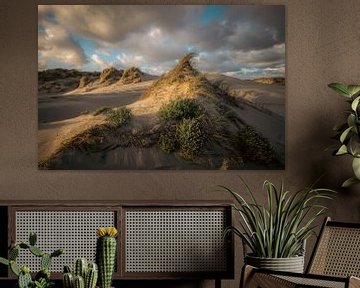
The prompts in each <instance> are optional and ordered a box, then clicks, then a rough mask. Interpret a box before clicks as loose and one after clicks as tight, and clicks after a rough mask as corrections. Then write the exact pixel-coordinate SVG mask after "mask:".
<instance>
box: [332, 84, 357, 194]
mask: <svg viewBox="0 0 360 288" xmlns="http://www.w3.org/2000/svg"><path fill="white" fill-rule="evenodd" d="M328 86H329V88H331V89H333V90H334V91H336V92H337V93H338V94H340V95H342V96H344V97H346V98H347V102H348V103H349V104H350V106H351V109H350V110H349V111H348V112H347V114H348V115H347V121H346V122H345V123H343V124H341V125H337V126H336V127H334V130H335V131H336V132H337V133H338V137H339V140H340V147H338V148H337V149H336V151H335V152H334V154H335V155H337V156H339V155H346V154H348V155H350V156H351V157H352V158H353V160H352V168H353V171H354V177H351V178H349V179H347V180H346V181H345V182H344V183H343V184H342V186H343V187H349V186H351V185H353V184H358V183H360V107H359V102H360V85H344V84H340V83H331V84H329V85H328Z"/></svg>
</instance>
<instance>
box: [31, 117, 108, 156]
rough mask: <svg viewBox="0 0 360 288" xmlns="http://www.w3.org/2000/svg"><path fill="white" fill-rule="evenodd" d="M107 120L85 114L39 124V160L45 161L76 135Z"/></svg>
mask: <svg viewBox="0 0 360 288" xmlns="http://www.w3.org/2000/svg"><path fill="white" fill-rule="evenodd" d="M104 122H105V120H104V117H103V116H96V117H94V116H91V115H83V116H79V117H75V118H72V119H67V120H63V121H55V122H51V123H42V124H39V131H38V153H39V154H38V161H39V162H43V161H46V160H47V159H49V158H50V157H51V156H52V155H54V154H56V153H57V152H58V151H59V150H60V149H61V148H62V146H63V144H64V143H66V142H68V141H70V140H71V139H72V138H73V137H75V136H76V135H79V134H81V133H82V132H84V131H86V130H88V129H90V128H92V127H94V126H96V125H100V124H103V123H104Z"/></svg>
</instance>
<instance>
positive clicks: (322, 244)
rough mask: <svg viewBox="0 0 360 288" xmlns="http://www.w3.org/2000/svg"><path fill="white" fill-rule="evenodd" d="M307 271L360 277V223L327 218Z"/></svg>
mask: <svg viewBox="0 0 360 288" xmlns="http://www.w3.org/2000/svg"><path fill="white" fill-rule="evenodd" d="M307 273H311V274H318V275H329V276H344V277H347V276H356V277H360V223H358V224H355V223H342V222H334V221H331V219H330V218H326V219H325V222H324V224H323V226H322V229H321V232H320V236H319V238H318V241H317V243H316V245H315V249H314V252H313V255H312V256H311V259H310V262H309V266H308V269H307Z"/></svg>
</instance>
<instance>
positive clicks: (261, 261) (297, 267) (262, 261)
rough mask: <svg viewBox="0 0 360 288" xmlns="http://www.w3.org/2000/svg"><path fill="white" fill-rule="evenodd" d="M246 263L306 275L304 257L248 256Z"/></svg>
mask: <svg viewBox="0 0 360 288" xmlns="http://www.w3.org/2000/svg"><path fill="white" fill-rule="evenodd" d="M245 263H246V264H247V265H251V266H254V267H257V268H262V269H269V270H274V271H286V272H297V273H304V256H295V257H289V258H263V257H255V256H251V255H246V256H245Z"/></svg>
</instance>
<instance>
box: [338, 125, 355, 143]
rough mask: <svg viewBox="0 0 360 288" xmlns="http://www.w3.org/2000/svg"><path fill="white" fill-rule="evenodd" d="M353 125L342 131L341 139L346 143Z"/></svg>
mask: <svg viewBox="0 0 360 288" xmlns="http://www.w3.org/2000/svg"><path fill="white" fill-rule="evenodd" d="M352 128H353V127H352V126H351V127H349V128H347V129H345V131H344V132H343V133H341V136H340V141H341V143H344V141H345V140H346V137H347V136H348V135H349V132H350V131H351V129H352Z"/></svg>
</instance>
